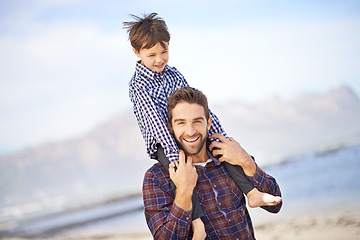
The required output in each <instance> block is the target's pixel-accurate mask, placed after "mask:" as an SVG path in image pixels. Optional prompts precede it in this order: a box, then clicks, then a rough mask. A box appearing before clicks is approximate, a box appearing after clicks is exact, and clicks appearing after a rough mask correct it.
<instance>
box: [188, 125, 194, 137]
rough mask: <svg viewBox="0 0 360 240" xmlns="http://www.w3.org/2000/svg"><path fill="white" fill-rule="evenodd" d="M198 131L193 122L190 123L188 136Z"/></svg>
mask: <svg viewBox="0 0 360 240" xmlns="http://www.w3.org/2000/svg"><path fill="white" fill-rule="evenodd" d="M195 133H196V130H195V128H194V126H193V125H192V124H189V125H188V126H187V128H186V134H187V135H188V136H193V135H194V134H195Z"/></svg>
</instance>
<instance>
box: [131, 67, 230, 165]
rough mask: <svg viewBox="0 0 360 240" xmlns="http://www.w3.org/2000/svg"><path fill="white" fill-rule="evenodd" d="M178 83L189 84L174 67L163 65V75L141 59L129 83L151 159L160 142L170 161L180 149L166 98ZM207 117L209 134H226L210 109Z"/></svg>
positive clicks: (176, 159) (172, 160)
mask: <svg viewBox="0 0 360 240" xmlns="http://www.w3.org/2000/svg"><path fill="white" fill-rule="evenodd" d="M181 86H189V84H188V83H187V82H186V80H185V78H184V76H183V75H182V74H181V73H180V72H179V71H178V70H177V69H176V68H174V67H170V66H168V65H166V66H165V69H164V73H163V74H162V73H158V72H156V71H153V70H151V69H149V68H147V67H146V66H144V65H142V64H141V63H140V61H138V62H137V63H136V69H135V74H134V76H133V77H132V79H131V81H130V83H129V97H130V100H131V102H132V103H133V110H134V113H135V116H136V119H137V121H138V125H139V127H140V131H141V134H142V136H143V138H144V140H145V144H146V150H147V153H148V154H149V156H150V158H153V159H156V157H155V153H156V151H157V144H158V143H160V144H161V146H162V147H163V148H164V151H165V155H166V157H168V159H169V161H170V162H175V161H178V159H179V148H178V146H177V144H176V142H175V140H174V137H173V136H172V134H171V133H170V131H169V129H168V126H167V122H168V115H167V98H168V97H169V96H170V95H171V94H172V93H173V92H175V91H176V90H177V89H178V88H179V87H181ZM210 116H211V117H212V119H213V121H212V124H211V128H210V130H209V134H213V133H222V134H223V135H224V136H226V133H225V131H224V130H223V128H222V127H221V124H220V122H219V120H218V118H217V117H216V116H215V115H214V114H213V113H212V112H211V111H210Z"/></svg>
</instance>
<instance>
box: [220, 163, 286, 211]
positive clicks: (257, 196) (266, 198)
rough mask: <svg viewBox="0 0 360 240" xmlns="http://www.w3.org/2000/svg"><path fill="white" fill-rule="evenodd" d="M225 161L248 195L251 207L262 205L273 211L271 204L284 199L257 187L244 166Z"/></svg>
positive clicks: (238, 183)
mask: <svg viewBox="0 0 360 240" xmlns="http://www.w3.org/2000/svg"><path fill="white" fill-rule="evenodd" d="M223 163H224V165H225V167H226V169H227V170H228V172H229V173H230V175H231V177H232V178H233V179H234V181H235V182H236V184H237V185H238V186H239V188H240V189H241V190H242V192H243V193H244V194H245V195H246V196H247V198H248V204H249V207H251V208H255V207H261V208H264V209H266V210H268V211H269V212H272V209H271V208H269V206H274V205H276V204H279V203H280V202H281V200H282V199H281V197H280V196H273V195H270V194H268V193H263V192H260V191H259V190H258V189H257V188H255V186H254V185H253V184H252V183H251V182H250V180H249V179H248V178H247V177H246V175H245V173H244V170H243V169H242V167H240V166H235V165H231V164H230V163H228V162H223Z"/></svg>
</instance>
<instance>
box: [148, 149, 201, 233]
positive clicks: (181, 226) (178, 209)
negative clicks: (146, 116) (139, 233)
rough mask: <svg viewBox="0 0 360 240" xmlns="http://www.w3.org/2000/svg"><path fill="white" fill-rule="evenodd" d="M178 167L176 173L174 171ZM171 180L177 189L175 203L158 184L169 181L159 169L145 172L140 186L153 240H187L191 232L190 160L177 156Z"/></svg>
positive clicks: (192, 180) (192, 176) (193, 172)
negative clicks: (165, 179) (141, 186)
mask: <svg viewBox="0 0 360 240" xmlns="http://www.w3.org/2000/svg"><path fill="white" fill-rule="evenodd" d="M175 167H177V171H175ZM169 172H170V178H171V179H172V180H173V182H174V184H175V185H176V187H177V190H176V195H175V199H174V198H172V197H171V196H170V194H169V193H168V191H167V190H165V189H164V188H163V186H162V185H163V184H162V183H161V180H163V179H164V178H165V177H168V175H167V173H166V172H165V171H162V169H156V171H151V172H149V171H148V172H147V173H146V175H145V178H144V184H143V198H144V206H145V217H146V221H147V224H148V226H149V228H150V231H151V233H152V235H153V236H154V237H155V239H186V238H187V237H188V235H189V232H190V228H191V220H192V219H191V214H192V202H191V197H192V193H193V189H194V187H195V185H196V181H197V173H196V169H195V167H194V166H193V165H192V161H191V159H188V161H187V162H185V155H184V153H183V152H181V153H180V157H179V162H178V163H176V164H174V163H172V164H171V165H170V167H169Z"/></svg>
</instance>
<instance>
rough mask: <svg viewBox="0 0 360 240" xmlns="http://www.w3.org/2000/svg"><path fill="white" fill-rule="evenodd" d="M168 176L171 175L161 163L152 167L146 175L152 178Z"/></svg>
mask: <svg viewBox="0 0 360 240" xmlns="http://www.w3.org/2000/svg"><path fill="white" fill-rule="evenodd" d="M168 175H169V173H168V172H167V171H166V169H165V167H164V166H163V165H161V164H160V163H159V162H157V163H155V164H154V165H152V166H151V167H150V168H149V169H148V170H147V171H146V173H145V177H151V178H162V177H165V176H168Z"/></svg>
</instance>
